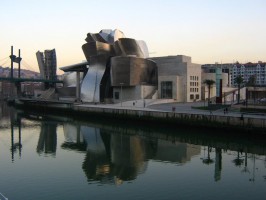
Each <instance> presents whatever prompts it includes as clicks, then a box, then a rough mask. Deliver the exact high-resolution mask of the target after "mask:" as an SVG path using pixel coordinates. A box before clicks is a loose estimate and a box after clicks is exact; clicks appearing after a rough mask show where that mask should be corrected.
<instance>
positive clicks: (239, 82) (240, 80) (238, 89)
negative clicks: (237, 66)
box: [236, 75, 244, 104]
mask: <svg viewBox="0 0 266 200" xmlns="http://www.w3.org/2000/svg"><path fill="white" fill-rule="evenodd" d="M243 82H244V79H243V78H242V76H241V75H238V76H237V77H236V84H237V91H238V96H237V103H238V104H239V102H240V87H241V85H242V83H243Z"/></svg>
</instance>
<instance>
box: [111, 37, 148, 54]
mask: <svg viewBox="0 0 266 200" xmlns="http://www.w3.org/2000/svg"><path fill="white" fill-rule="evenodd" d="M114 46H115V52H116V55H121V56H132V55H134V56H136V57H139V58H144V53H143V52H142V50H141V48H140V47H139V44H138V42H137V41H136V40H134V39H131V38H120V39H119V40H117V41H116V42H115V43H114Z"/></svg>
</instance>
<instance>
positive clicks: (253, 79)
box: [247, 75, 256, 104]
mask: <svg viewBox="0 0 266 200" xmlns="http://www.w3.org/2000/svg"><path fill="white" fill-rule="evenodd" d="M247 86H251V87H254V91H253V99H254V104H255V101H256V96H255V86H256V75H252V76H250V77H249V79H248V82H247Z"/></svg>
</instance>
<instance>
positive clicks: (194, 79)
mask: <svg viewBox="0 0 266 200" xmlns="http://www.w3.org/2000/svg"><path fill="white" fill-rule="evenodd" d="M190 80H191V81H198V80H199V77H198V76H190Z"/></svg>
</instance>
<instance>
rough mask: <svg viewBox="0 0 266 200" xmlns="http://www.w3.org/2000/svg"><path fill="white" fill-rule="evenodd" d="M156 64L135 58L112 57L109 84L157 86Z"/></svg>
mask: <svg viewBox="0 0 266 200" xmlns="http://www.w3.org/2000/svg"><path fill="white" fill-rule="evenodd" d="M157 77H158V75H157V66H156V63H155V62H153V61H151V60H148V59H144V58H136V57H130V56H127V57H121V56H120V57H119V56H117V57H113V58H112V59H111V84H112V86H120V84H121V83H123V84H124V86H137V85H142V84H143V83H145V85H157V82H158V80H157Z"/></svg>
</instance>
